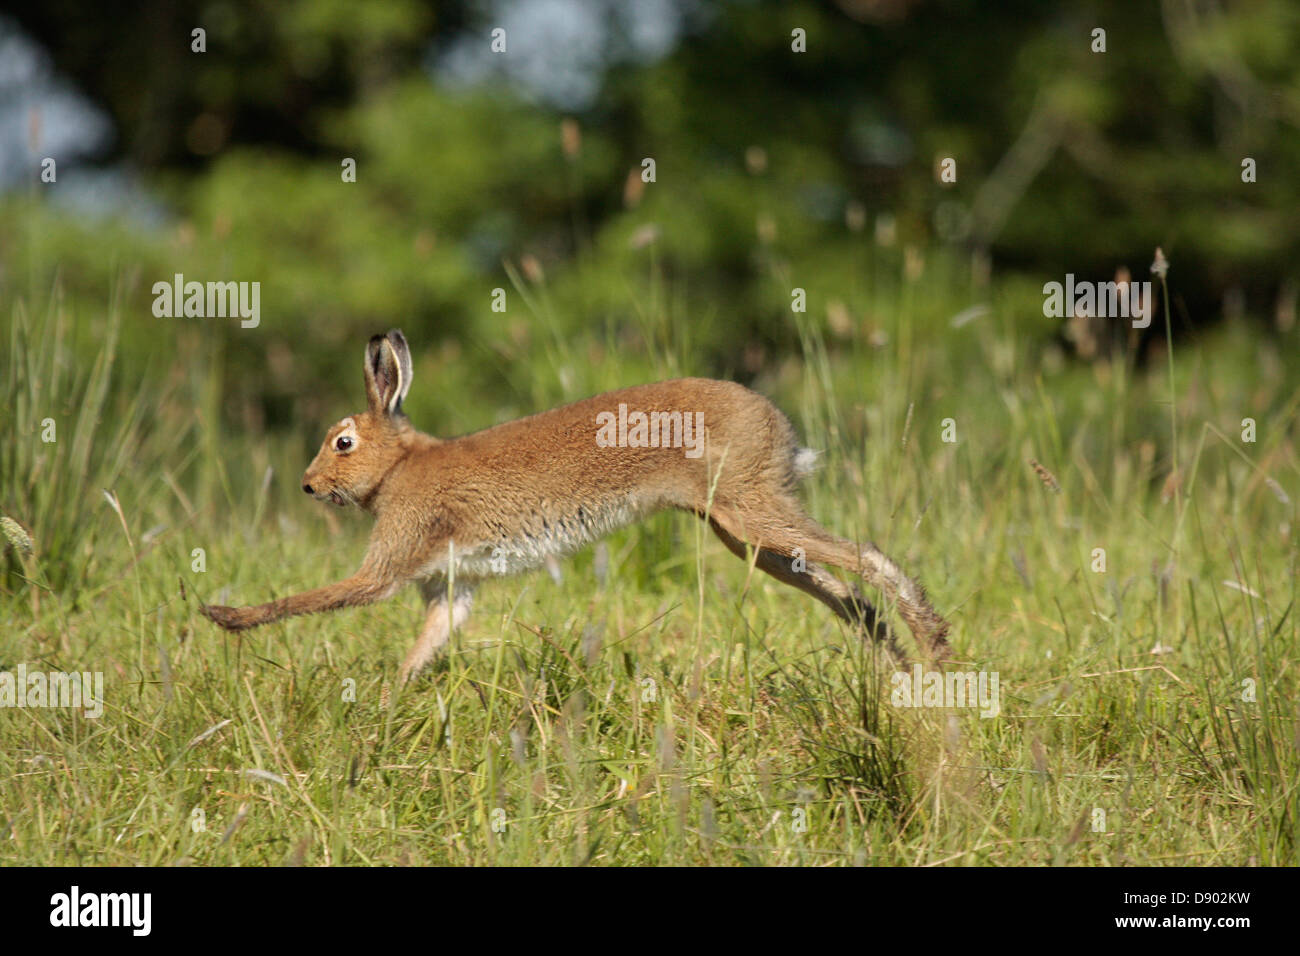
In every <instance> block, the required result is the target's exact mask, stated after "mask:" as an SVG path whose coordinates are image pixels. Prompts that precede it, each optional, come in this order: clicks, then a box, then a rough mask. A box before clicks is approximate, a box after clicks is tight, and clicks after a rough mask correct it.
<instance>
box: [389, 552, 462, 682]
mask: <svg viewBox="0 0 1300 956" xmlns="http://www.w3.org/2000/svg"><path fill="white" fill-rule="evenodd" d="M420 594H421V595H422V596H423V597H424V600H425V603H426V604H427V606H428V609H427V611H426V612H425V617H424V627H422V628H421V629H420V636H419V638H417V639H416V642H415V643H414V644H413V645H412V646H411V649H410V650H409V651H407V653H406V660H404V661H403V662H402V669H401V671H400V672H399V673H398V678H397V679H398V683H399V684H405V683H406V682H407V681H409V680H410V679H411V678H412V677H415V676H416V675H417V674H419V673H420V671H422V670H424V669H425V668H426V667H428V666H429V662H430V661H432V660H433V658H434V655H436V654H437V653H438V651H440V650H442V648H443V647H444V646H446V644H447V641H448V640H450V638H451V633H452V631H453V630H455V629H456V628H458V627H460V626H461V625H463V624H464V623H465V621H466V619H468V618H469V612H470V608H471V607H473V604H474V589H473V586H472V585H470V584H469V582H463V583H462V582H460V581H457V582H456V594H455V597H454V598H453V599H452V600H451V601H450V602H448V600H447V582H446V580H445V579H443V578H429V579H426V580H424V581H421V582H420Z"/></svg>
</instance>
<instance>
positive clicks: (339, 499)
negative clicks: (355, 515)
mask: <svg viewBox="0 0 1300 956" xmlns="http://www.w3.org/2000/svg"><path fill="white" fill-rule="evenodd" d="M326 497H327V498H328V499H329V502H330V504H334V505H338V506H339V507H340V508H342V507H343V506H344V505H345V504H347V502H346V501H344V500H343V496H342V495H341V494H339V493H338V492H337V491H331V492H330V493H329V494H328V495H326Z"/></svg>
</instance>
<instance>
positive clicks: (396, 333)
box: [388, 329, 406, 345]
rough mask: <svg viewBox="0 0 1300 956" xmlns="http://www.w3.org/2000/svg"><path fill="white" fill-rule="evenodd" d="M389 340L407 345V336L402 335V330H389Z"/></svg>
mask: <svg viewBox="0 0 1300 956" xmlns="http://www.w3.org/2000/svg"><path fill="white" fill-rule="evenodd" d="M388 338H390V339H392V340H393V341H394V342H397V343H399V344H401V345H405V344H406V336H405V335H403V334H402V330H401V329H389V330H388Z"/></svg>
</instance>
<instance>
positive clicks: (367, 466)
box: [302, 329, 414, 508]
mask: <svg viewBox="0 0 1300 956" xmlns="http://www.w3.org/2000/svg"><path fill="white" fill-rule="evenodd" d="M365 373H366V399H367V401H368V402H369V403H370V407H369V408H367V409H366V410H365V411H364V412H362V413H361V414H359V415H352V416H350V417H348V418H345V419H343V420H342V421H341V422H339V423H338V424H336V425H334V426H333V427H332V428H331V429H330V430H329V431H328V432H327V433H326V434H325V443H324V444H323V445H321V449H320V451H319V452H317V453H316V457H315V458H314V459H312V463H311V464H310V465H308V466H307V470H306V471H305V472H303V476H302V490H303V491H305V492H307V494H309V495H311V496H312V497H313V498H317V499H320V500H321V501H331V502H333V503H334V504H336V505H360V506H361V507H363V508H366V507H368V506H369V505H370V504H371V498H372V496H373V495H374V493H375V491H376V490H377V489H378V488H379V485H380V483H381V482H382V481H383V480H384V476H385V475H387V474H388V472H389V469H391V468H392V467H393V465H395V464H397V462H398V461H400V460H401V458H402V456H403V455H405V454H406V451H407V445H408V440H409V438H410V436H412V435H413V434H414V429H412V428H411V424H410V422H409V421H407V418H406V416H405V415H404V414H403V413H402V400H403V399H404V398H406V391H407V389H409V388H410V387H411V352H410V350H409V349H408V348H407V347H406V339H405V337H404V336H403V335H402V333H401V331H400V330H399V329H393V330H392V331H391V332H389V333H388V334H387V335H376V336H374V337H373V338H371V340H370V344H369V345H367V346H366V367H365Z"/></svg>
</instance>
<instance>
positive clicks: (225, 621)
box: [199, 604, 248, 631]
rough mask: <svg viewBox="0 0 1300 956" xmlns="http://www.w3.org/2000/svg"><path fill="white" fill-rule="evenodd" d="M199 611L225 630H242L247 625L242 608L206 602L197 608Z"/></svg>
mask: <svg viewBox="0 0 1300 956" xmlns="http://www.w3.org/2000/svg"><path fill="white" fill-rule="evenodd" d="M199 613H200V614H202V615H203V616H204V617H206V618H207V619H208V620H209V621H211V622H212V623H213V624H216V625H217V626H218V627H224V628H225V629H226V630H227V631H242V630H243V629H244V628H246V627H248V621H247V620H246V619H245V617H244V611H243V609H242V608H237V607H224V606H222V605H220V604H208V605H205V606H204V607H201V608H199Z"/></svg>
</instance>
